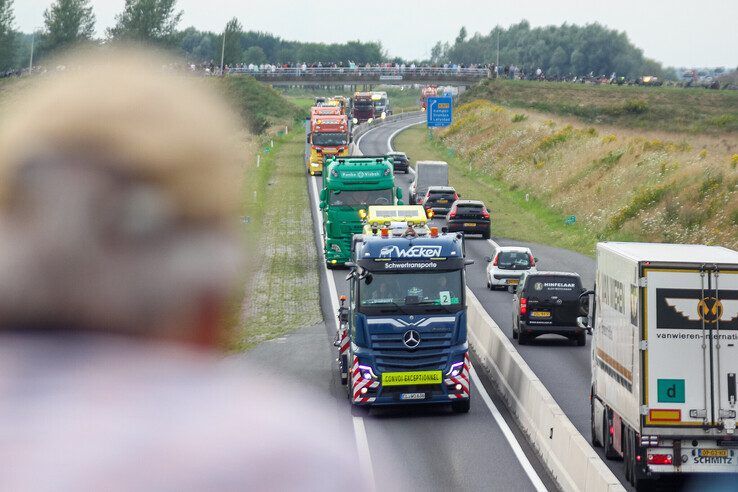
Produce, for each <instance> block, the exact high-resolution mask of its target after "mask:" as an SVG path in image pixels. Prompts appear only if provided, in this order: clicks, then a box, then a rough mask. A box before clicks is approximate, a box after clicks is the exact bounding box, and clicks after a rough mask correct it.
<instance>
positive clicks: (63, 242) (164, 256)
mask: <svg viewBox="0 0 738 492" xmlns="http://www.w3.org/2000/svg"><path fill="white" fill-rule="evenodd" d="M73 59H74V61H73V63H71V62H70V63H65V64H66V65H67V66H70V67H74V68H72V69H70V70H67V71H65V72H64V73H60V74H57V75H52V76H49V77H48V78H46V79H44V80H42V81H34V84H33V87H32V88H31V89H29V90H28V91H26V92H25V94H24V95H22V96H21V97H19V98H18V99H17V100H16V101H15V102H14V103H13V104H12V105H11V107H10V108H8V110H7V114H6V115H4V117H3V118H2V123H3V124H2V126H1V127H0V149H2V151H0V272H2V274H0V330H2V329H15V330H24V329H29V330H33V329H41V330H92V331H105V332H114V333H123V334H132V335H136V336H152V337H157V338H166V339H178V340H183V341H194V342H199V343H213V342H214V341H216V339H217V338H218V336H219V335H220V334H219V331H218V327H219V321H220V320H219V317H220V316H219V315H220V314H221V308H223V307H224V304H225V302H226V300H227V298H228V296H229V294H230V289H231V287H232V286H233V283H234V281H235V280H236V278H237V273H238V266H239V261H238V260H239V252H240V251H239V243H238V241H237V232H236V231H235V229H234V225H235V224H234V222H235V217H236V212H237V206H238V203H239V200H238V191H239V175H238V165H237V162H236V160H235V156H236V155H237V154H236V153H235V152H233V151H232V148H233V145H232V143H233V141H234V139H235V136H236V135H237V128H236V126H235V124H234V121H235V119H234V118H233V117H232V115H231V112H230V111H229V110H228V108H227V105H226V104H224V103H223V101H221V100H219V98H218V97H216V96H214V95H213V94H211V93H210V92H209V91H208V90H207V89H206V87H205V83H204V82H203V81H197V80H194V79H188V78H186V77H185V76H175V75H167V74H165V73H164V71H163V70H162V69H161V67H162V66H164V64H165V63H166V62H163V61H162V60H160V59H158V58H157V57H156V56H152V55H144V54H142V53H139V52H135V51H115V52H111V51H109V50H107V51H106V52H105V53H104V54H101V53H99V52H98V53H97V54H85V55H81V54H79V53H77V54H74V55H73ZM60 63H64V62H60Z"/></svg>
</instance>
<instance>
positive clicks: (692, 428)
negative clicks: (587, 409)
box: [577, 242, 738, 490]
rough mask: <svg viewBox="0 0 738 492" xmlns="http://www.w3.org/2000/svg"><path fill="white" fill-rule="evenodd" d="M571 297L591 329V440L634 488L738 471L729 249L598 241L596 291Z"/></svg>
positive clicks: (735, 310)
mask: <svg viewBox="0 0 738 492" xmlns="http://www.w3.org/2000/svg"><path fill="white" fill-rule="evenodd" d="M580 301H581V308H582V312H588V313H589V314H588V316H586V317H585V316H583V317H580V318H578V320H577V321H578V323H579V324H580V326H582V327H585V328H590V329H592V333H593V340H592V389H591V415H592V443H593V444H594V445H595V446H604V448H605V449H604V451H605V456H606V457H607V458H608V459H622V460H623V461H624V462H625V475H626V477H627V478H628V480H629V481H630V482H631V483H632V484H633V485H634V486H635V488H636V489H637V490H646V489H648V488H649V487H651V486H652V485H654V483H653V482H654V480H655V479H658V478H662V477H666V476H673V475H676V474H685V475H691V476H692V478H693V479H696V480H700V479H705V477H706V475H704V474H723V473H736V472H738V435H736V433H735V428H736V410H737V408H736V404H737V402H736V373H738V252H736V251H733V250H730V249H726V248H722V247H718V246H702V245H682V244H646V243H615V242H611V243H599V244H598V245H597V274H596V282H595V290H594V292H592V291H590V292H586V293H584V294H583V295H582V297H581V298H580ZM593 301H594V302H593ZM713 478H714V477H713ZM730 478H731V479H732V480H736V482H734V485H736V487H738V477H735V478H733V477H730ZM698 489H699V487H698V488H697V489H694V490H698Z"/></svg>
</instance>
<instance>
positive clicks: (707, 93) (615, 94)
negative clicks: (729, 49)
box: [461, 79, 738, 135]
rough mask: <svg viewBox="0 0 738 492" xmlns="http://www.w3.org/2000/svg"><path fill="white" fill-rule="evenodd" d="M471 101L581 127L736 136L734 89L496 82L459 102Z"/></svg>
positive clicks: (737, 117) (477, 88)
mask: <svg viewBox="0 0 738 492" xmlns="http://www.w3.org/2000/svg"><path fill="white" fill-rule="evenodd" d="M475 99H486V100H489V101H492V102H494V103H496V104H500V105H502V106H508V107H512V108H525V109H531V110H536V111H542V112H546V113H552V114H555V115H560V116H572V117H575V118H577V119H579V120H580V121H582V122H584V123H601V124H611V125H617V126H621V127H630V128H640V129H646V130H663V131H669V132H688V133H709V134H715V135H717V134H723V133H731V132H738V91H731V90H708V89H701V88H681V87H641V86H617V85H589V84H572V83H556V82H533V81H524V80H503V79H497V80H485V81H483V82H481V83H480V84H479V85H477V86H475V87H473V88H471V89H470V90H468V91H467V92H465V93H464V94H463V95H462V98H461V102H462V103H464V102H470V101H473V100H475Z"/></svg>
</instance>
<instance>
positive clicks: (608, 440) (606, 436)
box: [602, 407, 618, 460]
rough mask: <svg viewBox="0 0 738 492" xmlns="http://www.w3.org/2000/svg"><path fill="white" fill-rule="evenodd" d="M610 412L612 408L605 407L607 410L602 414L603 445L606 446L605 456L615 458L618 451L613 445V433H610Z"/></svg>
mask: <svg viewBox="0 0 738 492" xmlns="http://www.w3.org/2000/svg"><path fill="white" fill-rule="evenodd" d="M609 413H610V409H609V408H607V407H605V411H604V413H603V414H602V446H603V447H604V448H605V458H607V459H608V460H614V459H616V458H618V453H617V451H615V448H614V447H613V445H612V435H611V434H610V426H611V425H612V419H611V418H610V417H609V416H608V414H609Z"/></svg>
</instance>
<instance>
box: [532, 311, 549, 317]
mask: <svg viewBox="0 0 738 492" xmlns="http://www.w3.org/2000/svg"><path fill="white" fill-rule="evenodd" d="M530 315H531V316H532V317H533V318H550V317H551V313H549V312H548V311H531V313H530Z"/></svg>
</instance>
